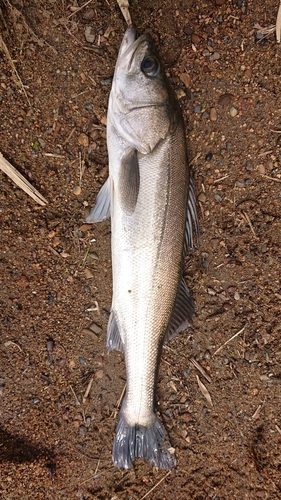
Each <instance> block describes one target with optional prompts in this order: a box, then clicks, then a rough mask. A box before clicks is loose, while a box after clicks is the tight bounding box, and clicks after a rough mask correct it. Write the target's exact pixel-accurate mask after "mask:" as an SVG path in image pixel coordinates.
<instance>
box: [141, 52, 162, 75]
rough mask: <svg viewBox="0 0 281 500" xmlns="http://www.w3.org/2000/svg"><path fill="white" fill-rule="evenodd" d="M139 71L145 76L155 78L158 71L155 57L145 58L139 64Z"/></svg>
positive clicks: (158, 67) (158, 66) (158, 64)
mask: <svg viewBox="0 0 281 500" xmlns="http://www.w3.org/2000/svg"><path fill="white" fill-rule="evenodd" d="M141 70H142V72H143V73H144V74H145V75H146V76H150V77H154V76H157V75H158V73H159V70H160V63H159V61H158V60H157V59H156V58H155V57H152V56H148V57H145V58H144V59H143V61H142V63H141Z"/></svg>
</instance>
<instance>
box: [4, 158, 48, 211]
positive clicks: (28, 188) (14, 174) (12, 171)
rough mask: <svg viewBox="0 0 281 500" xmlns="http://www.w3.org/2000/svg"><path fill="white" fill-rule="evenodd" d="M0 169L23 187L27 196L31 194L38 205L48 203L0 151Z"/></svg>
mask: <svg viewBox="0 0 281 500" xmlns="http://www.w3.org/2000/svg"><path fill="white" fill-rule="evenodd" d="M0 169H1V170H3V172H5V174H7V175H8V177H10V179H12V180H13V181H14V183H15V184H16V185H17V186H19V187H20V188H21V189H23V191H25V192H26V193H27V194H28V195H29V196H31V198H33V200H35V201H36V202H37V203H39V205H41V206H42V207H44V206H45V205H46V204H47V203H48V202H47V200H46V199H45V198H44V196H42V194H40V193H39V191H37V189H35V187H33V186H32V185H31V184H30V182H28V181H27V180H26V179H25V178H24V177H23V175H21V174H20V173H19V172H18V170H17V169H16V168H15V167H13V165H11V163H10V162H8V160H6V158H4V156H3V155H2V153H1V152H0Z"/></svg>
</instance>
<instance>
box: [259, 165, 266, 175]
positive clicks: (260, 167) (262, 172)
mask: <svg viewBox="0 0 281 500" xmlns="http://www.w3.org/2000/svg"><path fill="white" fill-rule="evenodd" d="M259 171H260V173H261V174H263V175H264V174H265V166H264V165H259Z"/></svg>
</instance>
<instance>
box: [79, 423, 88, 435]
mask: <svg viewBox="0 0 281 500" xmlns="http://www.w3.org/2000/svg"><path fill="white" fill-rule="evenodd" d="M87 431H88V429H87V427H86V425H83V424H82V425H80V427H79V435H80V436H85V434H86V433H87Z"/></svg>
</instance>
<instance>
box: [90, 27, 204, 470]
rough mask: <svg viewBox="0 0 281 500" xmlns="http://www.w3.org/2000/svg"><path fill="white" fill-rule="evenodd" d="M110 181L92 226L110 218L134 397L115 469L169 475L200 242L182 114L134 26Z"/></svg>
mask: <svg viewBox="0 0 281 500" xmlns="http://www.w3.org/2000/svg"><path fill="white" fill-rule="evenodd" d="M107 149H108V157H109V176H108V179H107V180H106V182H105V184H104V185H103V186H102V188H101V190H100V191H99V193H98V196H97V200H96V205H95V206H94V208H93V209H92V210H91V212H90V214H89V216H88V217H87V219H86V220H87V222H88V223H96V222H100V221H102V220H105V219H106V218H108V217H109V216H111V254H112V278H113V294H112V306H111V312H110V317H109V321H108V327H107V349H108V352H110V351H112V350H113V349H116V350H118V351H121V352H123V353H124V357H125V365H126V377H127V383H126V392H125V396H124V398H123V402H122V406H121V409H120V412H119V418H118V423H117V427H116V434H115V438H114V442H113V452H112V457H113V463H114V465H115V466H116V467H117V468H125V469H128V468H130V467H131V466H132V465H133V462H134V460H135V459H136V458H138V457H139V458H142V459H145V460H148V461H149V462H150V463H151V464H152V465H154V466H156V467H159V468H161V469H166V470H170V469H171V468H172V467H174V466H175V465H176V458H175V453H174V450H173V448H172V447H171V445H170V441H169V438H168V435H167V433H166V431H165V429H164V426H163V424H162V422H161V420H160V418H159V416H158V414H157V408H156V388H157V379H158V369H159V363H160V358H161V352H162V347H163V344H164V342H167V341H169V340H171V339H172V338H174V337H175V336H176V335H177V334H178V333H179V332H181V331H182V330H184V329H186V327H187V326H188V325H189V324H190V322H191V320H192V317H193V314H194V309H195V307H194V302H193V299H192V297H191V294H190V292H189V289H188V287H187V285H186V283H185V280H184V276H183V265H184V257H185V254H186V252H187V250H188V249H189V248H191V247H192V245H193V240H194V232H195V233H196V234H198V220H197V214H196V200H195V193H194V187H193V183H192V181H191V178H190V170H189V164H188V157H187V148H186V139H185V125H184V120H183V115H182V112H181V109H180V106H179V103H178V101H177V98H176V96H175V93H174V91H173V90H172V88H171V86H170V84H169V81H168V78H167V76H166V74H165V71H164V67H163V64H162V62H161V60H160V57H159V54H158V52H157V49H156V46H155V44H154V42H153V39H152V37H151V36H150V35H149V34H147V33H146V34H144V35H141V36H140V37H137V34H136V27H135V26H134V25H130V26H129V27H128V28H127V30H126V32H125V35H124V37H123V40H122V43H121V46H120V50H119V54H118V58H117V62H116V67H115V72H114V77H113V81H112V88H111V92H110V96H109V103H108V113H107Z"/></svg>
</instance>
